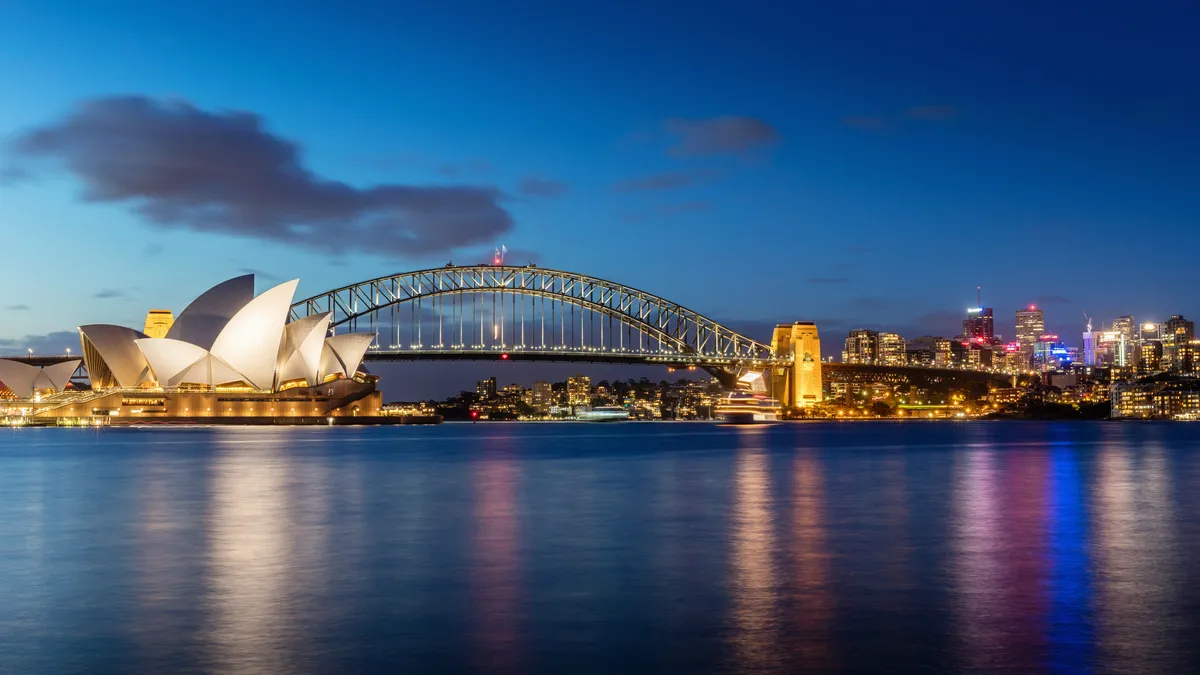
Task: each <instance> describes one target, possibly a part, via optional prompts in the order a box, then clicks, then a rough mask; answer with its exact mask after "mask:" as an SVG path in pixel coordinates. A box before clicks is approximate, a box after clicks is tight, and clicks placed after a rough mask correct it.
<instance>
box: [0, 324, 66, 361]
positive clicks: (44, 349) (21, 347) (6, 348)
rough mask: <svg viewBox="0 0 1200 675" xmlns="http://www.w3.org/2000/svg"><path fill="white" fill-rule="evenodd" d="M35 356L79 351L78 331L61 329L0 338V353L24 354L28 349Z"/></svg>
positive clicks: (27, 352) (26, 353)
mask: <svg viewBox="0 0 1200 675" xmlns="http://www.w3.org/2000/svg"><path fill="white" fill-rule="evenodd" d="M30 349H32V350H33V354H34V355H35V356H54V355H58V354H65V353H67V350H68V349H70V350H71V351H73V352H74V353H76V354H78V353H79V333H78V332H77V331H73V330H61V331H55V332H53V333H47V334H46V335H26V336H25V337H23V338H0V354H8V355H10V356H26V355H28V354H29V350H30Z"/></svg>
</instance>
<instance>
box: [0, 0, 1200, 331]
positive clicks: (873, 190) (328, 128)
mask: <svg viewBox="0 0 1200 675" xmlns="http://www.w3.org/2000/svg"><path fill="white" fill-rule="evenodd" d="M669 7H671V5H669V4H662V5H659V6H657V8H656V10H655V11H645V12H639V14H638V19H637V20H636V21H631V20H629V17H628V15H627V14H626V13H625V11H624V10H623V9H622V8H620V7H605V8H591V9H589V10H588V11H587V12H583V11H580V10H578V9H574V8H566V7H561V6H558V5H550V4H546V3H519V4H517V5H513V6H509V7H506V8H505V10H504V11H503V12H501V11H500V10H499V9H497V8H495V7H493V6H491V5H488V4H486V3H479V4H478V5H477V6H476V7H475V11H472V12H464V11H462V7H461V6H459V7H457V8H455V9H454V10H450V9H449V8H437V7H427V8H406V9H403V10H401V9H396V8H394V7H384V6H366V7H364V8H363V9H362V10H361V12H359V13H358V14H356V15H354V16H344V15H340V14H338V13H336V12H332V11H326V10H318V9H311V8H309V9H303V10H300V9H295V10H294V11H292V10H289V11H287V12H282V11H280V12H258V11H255V12H248V11H246V10H245V9H243V8H239V7H238V6H236V5H235V4H232V3H222V2H218V3H216V4H215V5H211V6H209V7H208V8H206V9H205V10H204V11H199V10H193V9H189V8H186V7H169V6H162V7H156V8H145V7H141V6H136V7H135V6H134V5H132V4H125V3H120V2H118V3H110V4H109V5H106V6H105V7H104V8H103V10H98V9H96V8H92V7H88V6H86V4H84V3H79V5H78V6H59V7H57V8H47V7H44V6H39V5H36V4H33V3H24V2H14V3H5V4H4V5H3V6H2V7H0V21H2V23H3V24H4V25H8V26H17V25H20V26H21V27H22V30H21V31H17V32H15V33H14V34H12V35H10V36H7V37H6V39H5V40H4V41H3V44H0V82H2V83H3V84H0V87H3V89H0V90H2V91H4V93H6V94H8V95H7V96H6V97H5V100H6V101H10V102H11V105H7V106H5V108H4V110H0V145H2V146H3V147H2V148H0V170H2V171H0V173H2V175H3V179H0V222H2V223H3V226H4V231H5V234H6V235H8V236H7V240H6V246H7V251H6V253H7V258H8V263H7V264H6V265H5V266H4V267H3V268H2V269H0V287H3V288H4V289H5V290H6V294H5V295H6V297H5V298H4V299H3V300H2V301H0V352H3V353H9V354H12V353H22V352H24V351H25V350H26V349H28V348H33V349H35V350H36V351H46V350H52V349H53V350H57V349H60V348H64V347H65V346H70V339H71V338H72V336H74V334H75V331H74V328H75V326H77V325H85V324H88V323H95V322H101V321H104V322H116V323H120V324H123V325H129V326H132V327H139V328H140V327H141V326H142V321H143V320H144V316H145V312H146V311H147V310H148V309H152V308H153V309H172V310H174V311H179V310H180V309H182V307H183V305H184V304H185V303H186V300H187V299H188V298H190V297H192V296H193V295H195V294H197V293H199V292H200V291H202V290H203V289H204V288H206V287H207V285H208V284H210V283H215V282H217V281H219V280H221V279H225V278H228V277H231V276H234V275H236V274H239V273H245V272H248V271H251V270H253V271H256V272H258V273H259V277H260V280H259V287H258V290H259V291H261V290H265V289H266V288H268V287H269V286H271V285H274V283H278V282H279V281H282V280H284V279H289V278H294V277H297V276H300V277H302V278H303V279H304V282H303V284H302V286H301V288H300V289H299V290H298V294H299V296H300V297H303V296H306V295H309V294H313V293H317V292H320V291H323V290H326V289H328V288H332V287H336V286H339V285H343V284H347V283H353V282H356V281H360V280H362V279H366V278H371V277H374V276H379V275H382V274H388V273H394V272H402V271H407V270H414V269H421V268H426V267H436V266H440V265H442V264H444V263H445V262H446V261H448V260H454V261H456V262H468V263H469V262H480V261H484V260H488V259H490V257H491V252H492V250H493V248H494V247H496V246H499V245H506V246H507V247H508V249H509V252H508V256H509V260H511V261H515V262H521V263H523V262H526V261H529V260H534V261H536V262H538V263H539V264H541V265H543V266H546V267H553V268H557V269H567V270H574V271H579V272H582V273H587V274H593V275H596V276H599V277H602V278H609V279H616V280H620V281H621V282H624V283H629V284H631V285H633V286H637V287H642V288H647V289H650V290H653V291H654V292H656V293H658V294H660V295H662V296H664V297H668V298H671V299H673V300H675V301H678V302H680V303H681V304H684V305H686V306H688V307H692V308H694V309H696V310H697V311H701V312H703V313H704V314H706V315H708V316H711V317H714V318H717V319H720V320H721V321H723V322H727V323H729V324H731V325H735V326H737V327H738V328H739V329H740V330H741V331H742V332H744V333H745V334H747V335H750V336H753V337H755V338H756V339H760V340H767V339H769V337H770V331H771V327H772V326H773V325H774V324H775V323H778V322H789V321H792V320H796V319H803V320H811V321H815V322H817V324H818V325H820V326H821V328H822V331H823V332H825V334H826V335H840V334H844V333H845V332H846V331H848V330H851V329H854V328H869V329H876V330H887V331H891V332H896V333H900V334H901V335H904V336H905V337H909V338H912V337H916V336H919V335H923V334H934V335H939V334H940V335H947V336H951V335H953V334H955V333H956V332H957V331H956V330H955V328H956V326H958V325H959V323H960V322H961V320H962V310H963V308H966V307H969V306H972V305H973V304H974V303H975V298H976V295H975V291H976V286H982V293H983V304H984V306H988V307H993V308H995V310H996V313H997V317H996V318H997V319H998V320H997V324H996V332H998V333H1000V334H1002V335H1004V336H1005V339H1006V340H1007V339H1010V336H1011V335H1012V325H1011V324H1010V323H1009V321H1010V319H1011V315H1012V311H1013V310H1015V308H1017V307H1021V306H1025V305H1028V304H1029V303H1036V304H1037V305H1038V306H1040V307H1044V308H1045V309H1046V312H1047V314H1046V321H1047V325H1046V329H1047V331H1049V332H1054V333H1059V334H1062V335H1064V336H1071V335H1075V334H1078V333H1081V332H1082V330H1083V327H1084V320H1083V312H1085V311H1086V312H1087V314H1088V315H1089V316H1092V317H1095V318H1096V319H1097V321H1105V322H1107V321H1111V320H1112V319H1113V318H1115V317H1118V316H1122V315H1129V314H1132V315H1133V316H1135V317H1138V319H1139V321H1140V320H1141V319H1142V317H1146V318H1149V319H1153V320H1155V321H1160V322H1161V321H1165V320H1166V319H1167V318H1168V317H1170V316H1171V315H1173V314H1183V315H1185V316H1193V315H1196V314H1200V308H1198V307H1196V306H1195V304H1194V300H1193V298H1192V295H1191V294H1189V293H1187V290H1188V289H1190V288H1191V287H1192V286H1194V278H1193V277H1194V275H1193V274H1192V272H1191V269H1190V266H1189V265H1186V264H1184V265H1172V264H1163V265H1155V261H1156V260H1163V261H1164V262H1165V261H1167V260H1168V258H1167V256H1168V255H1169V253H1168V252H1165V251H1164V250H1163V247H1162V245H1161V241H1158V240H1155V239H1154V238H1146V237H1137V236H1133V233H1135V232H1140V231H1158V232H1161V231H1171V232H1173V233H1176V234H1174V235H1173V236H1174V237H1175V239H1173V244H1172V248H1173V249H1174V248H1182V249H1184V250H1190V248H1192V245H1194V244H1196V243H1200V232H1198V231H1197V230H1196V228H1194V227H1191V226H1192V225H1194V223H1193V222H1192V219H1193V218H1194V214H1195V213H1197V212H1200V204H1197V201H1196V199H1197V198H1196V196H1195V194H1194V191H1193V190H1191V187H1190V186H1191V185H1192V184H1193V183H1194V178H1195V176H1194V168H1193V167H1194V163H1193V162H1189V161H1187V160H1186V158H1187V157H1191V156H1195V154H1196V150H1197V149H1200V147H1198V145H1200V139H1198V138H1197V135H1196V134H1194V133H1190V130H1191V128H1192V127H1191V125H1192V122H1191V120H1192V119H1193V116H1192V114H1191V111H1193V110H1194V109H1195V108H1196V107H1197V105H1200V90H1198V89H1197V85H1196V84H1195V82H1194V79H1193V78H1190V77H1189V76H1188V74H1187V70H1186V68H1185V66H1184V65H1183V64H1184V63H1186V62H1188V59H1186V58H1180V57H1181V56H1183V55H1184V54H1185V53H1193V52H1195V50H1196V48H1195V47H1194V46H1193V45H1192V44H1191V42H1190V40H1189V38H1188V35H1187V33H1186V31H1184V29H1183V26H1185V25H1187V24H1188V22H1187V21H1185V20H1184V19H1186V18H1187V16H1184V15H1185V14H1187V13H1189V12H1190V11H1194V10H1191V9H1190V8H1183V7H1180V8H1177V10H1175V11H1162V12H1156V11H1153V10H1150V9H1145V8H1136V7H1127V6H1125V5H1123V4H1118V3H1101V4H1100V5H1094V6H1092V8H1091V10H1090V11H1089V12H1088V14H1087V15H1086V16H1080V15H1079V14H1078V13H1077V12H1075V11H1073V10H1071V9H1069V8H1065V7H1049V8H1047V7H1038V8H1037V15H1036V16H1037V18H1038V20H1036V21H1028V20H1026V17H1025V16H1023V13H1022V12H1020V11H1013V8H1011V7H1008V8H1005V11H1004V12H999V11H997V12H995V13H993V12H992V11H991V10H989V9H986V8H978V7H961V6H958V5H955V4H951V3H946V4H944V5H943V6H941V7H940V8H938V9H936V10H933V9H931V11H929V12H928V13H927V14H925V15H921V16H920V17H919V20H920V21H921V22H923V23H922V24H920V25H919V30H918V31H916V32H914V33H912V35H925V36H927V37H931V36H936V39H933V38H932V37H931V39H929V40H927V41H920V40H914V39H910V37H909V36H906V35H905V32H904V31H895V30H894V27H895V26H896V25H909V24H910V23H911V21H912V20H913V18H914V17H913V16H912V15H911V13H910V11H909V10H908V9H906V8H901V7H882V8H876V9H875V10H873V11H872V12H857V11H854V10H853V9H852V8H848V7H830V6H824V5H814V6H812V7H808V8H804V9H802V8H798V7H790V8H780V7H775V6H773V5H772V4H770V3H767V4H762V5H759V4H755V3H751V5H749V6H746V7H745V8H744V12H742V13H740V14H738V15H735V16H724V15H721V16H718V15H706V14H704V13H695V12H688V13H686V15H681V14H680V13H679V12H673V11H670V10H669ZM1030 11H1032V10H1030ZM1131 22H1140V25H1144V26H1146V28H1147V30H1145V31H1144V32H1132V33H1129V34H1127V35H1126V38H1125V39H1124V40H1123V41H1122V43H1121V45H1120V46H1119V48H1115V47H1114V45H1112V44H1111V43H1110V42H1109V41H1108V40H1107V38H1106V37H1105V36H1106V35H1107V34H1108V33H1109V32H1110V31H1111V30H1114V29H1116V28H1118V27H1121V26H1125V25H1129V24H1130V23H1131ZM961 25H970V26H973V27H975V29H976V30H975V32H974V33H973V35H974V37H973V38H972V40H971V41H970V42H964V41H963V39H962V38H960V37H956V35H957V33H956V31H955V30H953V28H954V27H957V26H961ZM1063 25H1071V26H1072V29H1071V30H1069V31H1064V30H1062V29H1061V28H1060V27H1061V26H1063ZM1151 27H1152V29H1151ZM1013 32H1019V33H1020V34H1021V37H1022V39H1021V40H1019V41H1014V40H1011V39H1010V37H1011V34H1012V33H1013ZM51 36H53V38H54V39H50V37H51ZM614 38H616V39H618V40H619V42H620V44H621V45H622V49H620V50H615V52H614V50H612V49H611V45H612V44H613V40H614ZM846 44H855V45H858V47H856V48H855V49H851V50H847V49H845V48H844V46H845V45H846ZM784 47H786V49H784ZM950 49H952V50H953V52H952V53H954V54H955V55H956V56H955V58H954V59H947V58H946V56H947V53H948V52H947V50H950ZM96 53H104V54H105V55H106V58H105V59H102V60H100V59H95V58H93V56H94V54H96ZM780 54H786V57H780V56H779V55H780ZM264 55H265V56H264ZM331 55H337V58H331ZM1083 55H1086V58H1084V56H1083ZM667 56H669V57H670V58H666V57H667ZM1035 64H1036V67H1035ZM1018 66H1020V67H1018ZM234 75H236V77H234ZM785 82H786V83H787V86H786V87H782V86H781V84H782V83H785ZM1068 93H1069V96H1068V95H1066V94H1068ZM180 158H187V161H186V162H181V161H180ZM235 175H236V176H240V177H243V178H246V180H241V179H239V180H233V179H230V176H235ZM150 177H155V178H161V179H163V180H164V181H166V184H165V185H162V186H159V187H147V186H148V185H155V182H154V181H148V180H147V179H148V178H150ZM247 185H249V186H252V187H247ZM414 212H419V214H418V215H416V216H414V215H412V214H413V213H414ZM314 213H320V214H321V215H320V216H314V215H313V214H314ZM398 213H399V214H401V215H397V214H398ZM380 218H382V219H383V220H384V222H386V223H388V224H389V225H388V227H387V228H385V229H382V230H381V229H379V226H378V221H379V220H380ZM389 218H390V219H391V220H388V219H389ZM393 230H395V231H393ZM314 231H316V232H320V233H323V236H316V235H313V234H312V232H314ZM61 241H68V242H70V244H71V246H73V247H74V249H75V250H77V251H81V252H82V251H86V252H87V254H86V256H83V255H81V256H79V258H78V262H77V263H75V264H74V265H73V267H72V268H71V269H72V270H73V271H74V273H57V274H49V273H47V271H46V270H47V264H48V263H47V261H48V260H49V259H50V257H51V256H52V255H53V254H52V253H51V251H52V250H55V249H56V247H57V245H58V244H59V243H60V242H61ZM780 242H784V243H787V244H790V245H780ZM1118 242H1119V243H1118ZM814 251H815V254H814ZM798 262H800V263H801V264H797V263H798ZM1144 266H1154V269H1155V273H1154V274H1137V273H1135V272H1134V270H1135V269H1138V268H1141V267H1144ZM100 269H103V270H106V271H107V273H105V274H96V272H97V271H99V270H100ZM1121 270H1125V271H1126V273H1124V274H1121V273H1118V272H1120V271H1121ZM730 274H734V275H738V276H739V277H740V278H744V279H745V280H746V281H748V282H752V286H753V287H754V289H755V290H754V292H752V293H750V292H747V284H739V283H733V284H731V283H729V281H728V279H729V275H730ZM161 278H171V279H175V278H185V279H189V282H188V283H187V284H182V283H181V284H175V283H157V282H154V283H151V282H150V281H147V280H150V279H161ZM46 336H50V337H46ZM63 340H66V342H63ZM58 343H62V344H58ZM827 353H834V351H833V350H828V349H827Z"/></svg>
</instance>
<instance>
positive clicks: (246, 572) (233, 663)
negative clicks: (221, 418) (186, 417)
mask: <svg viewBox="0 0 1200 675" xmlns="http://www.w3.org/2000/svg"><path fill="white" fill-rule="evenodd" d="M214 461H215V466H214V468H213V476H212V497H211V499H212V501H211V505H210V508H211V512H210V517H209V542H210V548H209V575H210V581H209V598H208V604H209V605H210V614H209V616H210V617H211V626H210V630H209V631H208V635H209V638H210V642H211V647H212V650H213V654H212V661H213V662H214V663H215V664H216V665H217V670H219V671H220V672H223V673H280V672H284V671H285V670H287V668H286V666H287V665H288V664H287V662H286V660H285V658H286V655H287V653H288V652H287V649H286V644H285V642H284V639H285V636H286V633H287V630H286V629H287V609H288V608H287V607H286V605H285V603H284V598H283V591H284V588H285V583H286V581H287V572H288V560H287V553H288V537H287V528H288V520H287V519H288V512H287V509H288V499H287V489H288V465H287V459H286V453H285V451H284V449H283V448H281V447H279V446H278V445H274V444H264V445H256V446H254V447H252V448H251V447H237V446H233V447H228V448H225V449H224V450H223V451H222V452H221V453H220V454H219V455H218V456H217V457H216V459H215V460H214Z"/></svg>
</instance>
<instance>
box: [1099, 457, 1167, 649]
mask: <svg viewBox="0 0 1200 675" xmlns="http://www.w3.org/2000/svg"><path fill="white" fill-rule="evenodd" d="M1135 458H1140V459H1141V466H1140V467H1137V466H1136V465H1135ZM1166 469H1167V462H1166V457H1165V456H1164V453H1163V451H1162V450H1161V448H1153V449H1150V450H1149V451H1148V452H1147V453H1146V454H1144V455H1134V454H1132V453H1131V452H1130V450H1129V448H1128V447H1127V446H1126V447H1120V446H1117V445H1115V444H1114V445H1111V446H1107V447H1105V448H1103V449H1102V450H1101V452H1100V467H1099V476H1098V479H1097V481H1096V484H1095V492H1094V497H1093V498H1094V499H1095V504H1096V507H1095V511H1096V530H1097V540H1098V546H1097V547H1096V550H1095V558H1096V565H1097V570H1098V573H1097V612H1098V615H1099V616H1098V621H1097V624H1098V625H1097V632H1098V637H1099V649H1100V653H1101V654H1100V655H1101V659H1102V661H1103V662H1104V663H1106V664H1108V665H1110V666H1111V667H1112V670H1113V672H1135V671H1140V672H1159V673H1167V672H1180V664H1179V662H1178V657H1177V654H1176V653H1175V650H1176V649H1177V645H1176V644H1175V643H1174V638H1175V635H1174V634H1173V632H1172V631H1171V630H1170V629H1169V626H1170V625H1172V624H1173V621H1171V620H1170V619H1174V618H1175V617H1173V616H1172V615H1174V614H1176V613H1177V612H1178V611H1179V607H1178V605H1177V604H1176V603H1177V602H1178V597H1177V594H1178V588H1179V586H1178V584H1179V582H1180V578H1179V570H1178V567H1177V564H1178V561H1177V559H1176V543H1175V541H1174V537H1173V530H1172V524H1173V517H1174V513H1173V508H1172V504H1171V502H1170V500H1169V499H1168V497H1169V494H1170V476H1169V475H1168V474H1167V471H1166Z"/></svg>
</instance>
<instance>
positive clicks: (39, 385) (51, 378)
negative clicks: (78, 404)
mask: <svg viewBox="0 0 1200 675" xmlns="http://www.w3.org/2000/svg"><path fill="white" fill-rule="evenodd" d="M78 368H79V359H73V360H70V361H63V362H62V363H55V364H54V365H50V366H45V367H42V366H34V365H30V364H28V363H21V362H20V361H13V360H9V359H0V383H3V384H4V386H5V387H7V388H8V390H9V391H11V392H12V393H13V394H16V396H17V397H18V398H33V394H34V392H36V391H38V390H41V389H52V390H54V391H56V392H59V391H62V390H64V389H66V388H67V384H68V383H69V382H70V381H71V375H73V374H74V373H75V370H76V369H78Z"/></svg>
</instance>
